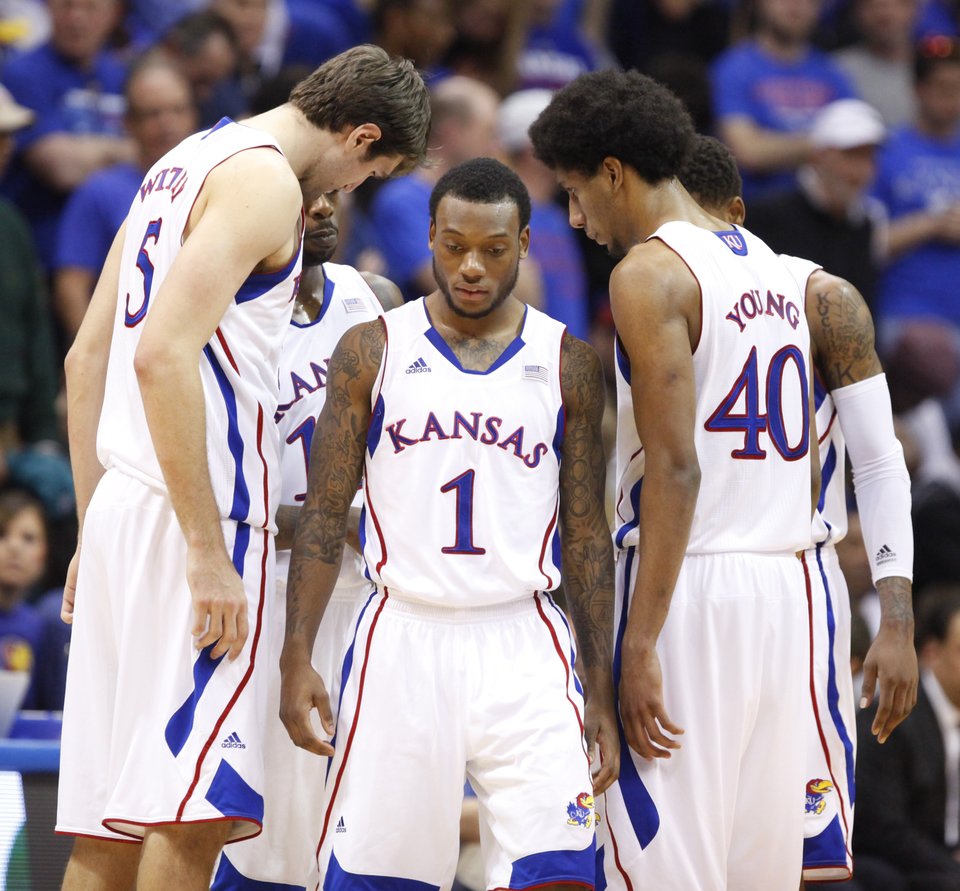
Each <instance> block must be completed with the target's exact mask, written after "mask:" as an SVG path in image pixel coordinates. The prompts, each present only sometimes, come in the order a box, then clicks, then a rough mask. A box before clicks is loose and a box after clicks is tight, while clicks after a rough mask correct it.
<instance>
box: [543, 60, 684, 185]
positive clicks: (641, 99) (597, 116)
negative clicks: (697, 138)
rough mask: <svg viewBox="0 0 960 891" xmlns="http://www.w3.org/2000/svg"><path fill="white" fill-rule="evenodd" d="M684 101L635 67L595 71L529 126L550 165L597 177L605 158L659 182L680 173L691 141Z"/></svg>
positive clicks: (571, 86)
mask: <svg viewBox="0 0 960 891" xmlns="http://www.w3.org/2000/svg"><path fill="white" fill-rule="evenodd" d="M693 134H694V130H693V123H692V121H691V120H690V115H689V113H688V112H687V110H686V108H685V107H684V105H683V103H682V102H681V101H680V100H679V99H678V98H677V97H676V96H675V95H674V94H673V93H671V92H670V90H668V89H667V88H666V87H665V86H663V85H662V84H659V83H657V82H656V81H655V80H653V79H652V78H649V77H647V76H646V75H644V74H640V73H639V72H636V71H627V72H624V71H612V70H608V71H595V72H593V73H591V74H583V75H581V76H580V77H578V78H577V79H576V80H574V81H573V82H571V83H569V84H567V86H565V87H564V88H563V89H562V90H560V92H559V93H557V95H556V96H554V97H553V100H552V101H551V102H550V104H549V105H548V106H547V107H546V109H544V111H543V112H542V113H541V115H540V117H538V118H537V120H536V121H535V122H534V124H533V126H532V127H531V128H530V138H531V140H532V141H533V150H534V153H535V154H536V156H537V157H538V158H539V159H540V160H541V161H543V162H544V164H546V165H547V166H548V167H551V168H553V169H556V168H558V167H561V168H563V169H565V170H571V171H576V172H578V173H583V174H584V175H586V176H593V175H594V174H595V173H596V172H597V171H598V170H599V169H600V165H601V164H602V163H603V159H604V158H607V157H614V158H618V159H619V160H620V161H621V162H622V163H623V164H628V165H629V166H630V167H632V168H633V169H634V170H636V172H637V173H638V174H639V175H640V176H641V177H642V178H643V179H644V180H646V181H647V182H648V183H650V184H651V185H655V184H656V183H659V182H662V181H663V180H665V179H669V178H670V177H673V176H676V175H677V174H678V173H679V172H680V168H681V166H682V165H683V161H684V159H685V158H686V156H687V152H688V150H689V147H690V142H691V140H692V139H693Z"/></svg>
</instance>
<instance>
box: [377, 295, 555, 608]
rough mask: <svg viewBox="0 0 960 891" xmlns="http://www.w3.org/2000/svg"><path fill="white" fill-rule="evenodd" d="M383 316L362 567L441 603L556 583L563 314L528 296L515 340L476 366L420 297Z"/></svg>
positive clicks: (500, 596)
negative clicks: (549, 312)
mask: <svg viewBox="0 0 960 891" xmlns="http://www.w3.org/2000/svg"><path fill="white" fill-rule="evenodd" d="M384 323H385V326H386V333H387V338H386V346H385V348H384V354H383V360H382V362H381V367H380V372H379V375H378V378H377V382H376V385H375V386H374V391H373V396H372V400H373V401H372V407H373V417H372V418H371V423H370V433H369V436H368V439H367V451H366V461H365V483H364V485H365V489H364V493H365V505H364V516H363V520H362V522H361V536H362V538H363V542H364V551H363V553H364V558H365V560H366V564H367V573H368V574H369V576H370V578H371V579H372V580H373V581H374V582H376V583H377V584H378V585H379V586H380V587H385V588H387V590H388V591H389V592H390V593H391V594H393V595H394V596H398V597H401V598H405V599H410V600H417V601H420V602H425V603H433V604H437V605H443V606H450V607H476V606H488V605H493V604H497V603H504V602H508V601H512V600H518V599H521V598H523V597H528V596H530V595H531V594H533V592H535V591H538V590H540V591H543V590H550V589H552V588H555V587H556V586H557V584H558V582H559V581H560V537H559V532H558V529H557V522H558V512H559V503H560V474H559V468H560V463H559V462H560V447H561V443H562V439H563V423H564V415H563V400H562V396H561V391H560V347H561V340H562V337H563V331H564V327H563V325H562V324H560V323H559V322H556V321H555V320H553V319H551V318H549V317H548V316H546V315H544V314H543V313H540V312H538V311H537V310H535V309H531V308H530V307H527V308H526V310H525V315H524V320H523V325H522V328H521V331H520V333H519V334H518V335H517V337H516V338H515V339H514V340H513V342H512V343H511V344H510V345H509V346H508V347H507V348H506V349H505V350H504V352H503V353H502V354H501V355H500V357H499V358H498V359H497V360H496V361H495V362H494V363H493V364H492V365H491V366H490V368H489V369H488V370H487V371H485V372H473V371H467V370H465V369H463V368H462V366H461V365H460V363H459V361H458V360H457V357H456V355H455V353H454V352H453V350H452V349H451V348H450V346H449V345H448V344H447V343H446V342H445V341H444V339H443V338H442V336H441V335H440V333H439V331H437V329H436V328H434V327H433V324H432V322H431V320H430V316H429V313H428V311H427V308H426V303H425V302H424V300H423V299H421V300H418V301H415V302H412V303H408V304H406V305H404V306H402V307H400V308H398V309H395V310H392V311H391V312H389V313H387V314H386V315H385V316H384Z"/></svg>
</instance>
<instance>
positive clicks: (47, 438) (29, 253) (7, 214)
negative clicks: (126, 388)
mask: <svg viewBox="0 0 960 891" xmlns="http://www.w3.org/2000/svg"><path fill="white" fill-rule="evenodd" d="M33 119H34V116H33V112H31V111H30V110H29V109H27V108H25V107H23V106H22V105H19V104H18V103H17V102H16V101H15V100H14V99H13V97H12V96H11V95H10V93H8V92H7V91H6V90H5V89H4V88H3V87H0V177H2V175H3V172H4V170H5V169H6V166H7V164H8V163H9V161H10V157H11V155H12V153H13V147H14V141H15V138H16V134H17V133H18V132H20V131H22V130H23V129H24V128H26V127H29V126H30V124H31V123H32V122H33ZM0 356H2V357H3V359H2V361H0V488H2V487H3V486H4V485H7V484H14V485H19V486H25V487H28V488H31V489H33V490H34V491H36V492H37V493H38V494H41V495H43V496H44V498H45V503H46V504H47V505H48V506H49V507H52V508H53V509H54V510H55V511H56V512H57V513H59V514H60V515H63V514H64V513H66V512H68V511H69V510H70V509H71V508H72V506H73V495H72V486H71V483H70V473H69V467H68V465H67V463H66V459H65V458H64V456H63V455H62V453H61V452H60V449H59V446H58V445H57V439H58V433H59V430H58V424H57V416H56V411H55V408H54V402H55V400H56V395H57V387H58V373H57V360H56V359H55V356H54V348H53V337H52V334H51V330H50V310H49V307H48V306H47V298H46V292H45V289H44V286H43V275H42V271H41V269H40V264H39V262H38V260H37V253H36V250H35V248H34V245H33V239H32V238H31V236H30V229H29V226H28V225H27V223H26V220H24V218H23V216H22V215H21V214H20V212H19V211H18V210H17V208H16V207H14V205H13V204H11V203H10V202H9V201H7V200H5V199H2V198H0ZM47 498H49V499H50V500H49V501H48V500H47Z"/></svg>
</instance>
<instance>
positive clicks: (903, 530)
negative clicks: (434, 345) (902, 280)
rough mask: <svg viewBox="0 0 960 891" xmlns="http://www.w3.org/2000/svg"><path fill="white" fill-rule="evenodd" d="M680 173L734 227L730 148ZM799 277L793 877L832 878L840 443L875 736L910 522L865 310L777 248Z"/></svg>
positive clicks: (838, 856)
mask: <svg viewBox="0 0 960 891" xmlns="http://www.w3.org/2000/svg"><path fill="white" fill-rule="evenodd" d="M680 180H681V182H682V183H683V185H684V186H685V188H686V189H687V191H688V192H690V194H691V195H692V196H693V198H694V199H695V200H696V201H698V202H699V203H700V204H701V206H702V207H703V208H704V209H705V210H706V211H707V212H708V213H710V214H712V215H713V216H715V217H717V218H719V219H721V220H724V221H725V222H727V223H730V224H732V225H735V226H737V227H739V226H740V225H741V224H742V223H743V221H744V217H745V215H746V209H745V207H744V204H743V198H742V197H741V194H740V192H741V181H740V174H739V172H738V170H737V164H736V161H735V160H734V157H733V155H732V154H731V153H730V150H729V149H728V148H727V147H726V146H725V145H723V143H721V142H719V141H718V140H716V139H713V138H712V137H710V136H697V137H696V140H695V142H694V149H693V151H692V152H691V154H690V156H689V157H688V159H687V162H686V164H685V165H684V168H683V171H682V172H681V175H680ZM782 259H783V260H784V262H785V263H787V265H788V266H789V267H790V268H791V269H792V270H794V275H795V277H796V279H797V281H798V283H799V284H800V285H801V286H802V287H805V289H806V315H807V322H808V324H809V326H810V340H811V344H812V356H813V362H814V368H815V370H816V373H817V377H816V379H815V384H814V392H815V395H816V422H817V432H818V439H819V443H820V461H821V464H822V466H823V479H822V485H821V492H820V501H819V504H818V510H819V514H818V516H817V517H815V518H814V536H815V537H814V541H815V542H816V544H815V546H814V547H812V548H809V549H808V550H807V551H806V553H805V554H804V556H803V564H804V571H805V573H806V575H807V577H808V580H809V588H808V590H809V591H810V595H811V596H810V602H809V605H808V608H809V613H810V636H811V641H812V649H811V653H812V664H811V667H810V680H811V693H812V696H813V700H812V704H813V708H812V710H811V715H810V720H808V722H807V724H808V731H807V738H808V743H809V745H808V756H807V764H808V767H807V771H806V777H805V787H806V801H805V805H804V818H805V825H804V847H803V877H804V879H806V880H808V881H818V880H819V881H840V880H843V879H847V878H849V877H850V876H851V874H852V857H851V843H852V832H853V804H854V798H855V795H854V782H853V780H854V776H853V773H854V760H855V759H854V755H855V747H856V716H855V711H854V691H853V681H852V677H851V674H850V672H849V671H848V670H847V666H848V665H849V664H850V598H849V595H848V593H847V585H846V582H845V581H844V578H843V573H842V572H841V571H840V566H839V563H838V561H837V555H836V550H835V545H836V543H837V542H838V541H839V540H840V539H842V538H843V537H844V536H845V535H846V532H847V510H846V498H845V493H844V480H845V479H846V472H845V466H844V464H845V454H846V451H847V450H848V449H849V452H850V460H851V463H852V464H853V480H854V487H855V489H856V495H857V502H858V505H859V508H860V519H861V522H862V523H863V530H864V542H865V544H866V549H867V556H868V558H869V560H870V565H871V567H872V571H873V583H874V584H875V585H876V587H877V592H878V593H879V595H880V608H881V620H880V631H879V633H878V635H877V638H876V640H874V642H873V644H872V645H871V647H870V650H869V652H868V654H867V658H866V660H865V662H864V670H863V675H864V683H863V691H862V694H861V705H863V706H867V705H869V704H870V703H871V702H872V701H873V698H874V694H875V692H876V690H877V685H878V683H879V696H880V703H879V707H878V709H877V715H876V719H875V720H874V723H873V727H872V730H873V732H874V734H875V735H876V736H877V737H878V738H879V740H880V741H881V742H883V741H885V740H886V739H887V738H888V737H889V736H890V733H891V732H892V731H893V729H894V728H895V727H896V726H897V725H898V724H899V723H900V722H901V721H902V720H903V719H904V718H906V717H907V715H908V714H910V711H911V710H912V708H913V706H914V704H915V703H916V698H917V656H916V651H915V649H914V645H913V606H912V603H911V579H912V574H913V529H912V526H911V524H910V477H909V475H908V473H907V468H906V465H905V463H904V460H903V449H902V448H901V447H900V443H899V442H898V441H897V439H896V437H895V436H894V432H893V413H892V410H891V407H890V394H889V392H888V390H887V383H886V376H885V375H884V373H883V369H882V368H881V366H880V360H879V359H878V358H877V354H876V351H875V350H874V346H873V342H874V331H873V322H872V321H871V319H870V311H869V310H868V309H867V307H866V304H865V303H864V301H863V297H862V296H861V294H860V292H859V291H857V289H856V288H854V287H853V285H851V284H850V283H849V282H848V281H845V280H844V279H841V278H837V277H836V276H834V275H830V274H829V273H827V272H825V271H824V270H823V269H821V268H819V267H818V266H817V265H816V264H815V263H810V262H809V261H807V260H801V259H799V258H797V257H786V256H784V257H782Z"/></svg>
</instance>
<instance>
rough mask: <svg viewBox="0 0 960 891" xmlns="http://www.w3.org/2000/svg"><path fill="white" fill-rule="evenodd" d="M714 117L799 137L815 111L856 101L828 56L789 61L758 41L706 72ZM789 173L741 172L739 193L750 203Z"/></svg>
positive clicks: (788, 181)
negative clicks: (746, 121)
mask: <svg viewBox="0 0 960 891" xmlns="http://www.w3.org/2000/svg"><path fill="white" fill-rule="evenodd" d="M710 84H711V90H712V93H713V105H714V116H715V117H716V119H717V121H718V122H722V121H723V119H724V118H730V117H747V118H750V119H751V120H752V121H753V122H754V123H755V124H756V125H757V126H758V127H762V128H764V129H765V130H775V131H777V132H779V133H803V132H805V131H807V130H809V129H810V125H811V124H812V123H813V119H814V117H815V116H816V113H817V112H818V111H819V110H820V109H821V108H823V106H824V105H827V104H828V103H830V102H833V101H834V100H836V99H848V98H851V97H855V96H856V93H855V92H854V90H853V87H852V86H851V84H850V82H849V80H848V79H847V76H846V74H845V73H844V72H843V71H842V70H841V69H840V67H839V66H838V65H837V64H836V63H835V62H834V61H833V60H832V59H831V58H829V56H827V55H825V54H824V53H821V52H820V51H819V50H815V49H810V50H808V51H807V52H806V53H804V55H803V56H802V57H801V58H799V59H796V60H795V61H791V62H783V61H781V60H779V59H775V58H773V57H772V56H770V55H768V54H767V53H766V52H765V51H764V50H763V49H762V48H761V47H760V46H759V44H757V43H756V41H748V42H746V43H742V44H740V45H739V46H735V47H733V48H732V49H729V50H727V51H726V52H725V53H723V55H721V56H720V58H718V59H717V61H716V62H715V63H714V66H713V68H712V70H711V72H710ZM793 182H794V175H793V173H792V172H784V173H772V174H765V175H758V174H750V173H746V172H745V173H744V174H743V195H744V197H745V198H746V199H747V203H748V204H749V202H750V199H753V198H757V197H759V196H760V195H764V194H770V193H771V192H774V191H778V190H783V189H788V188H790V187H791V185H793Z"/></svg>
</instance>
